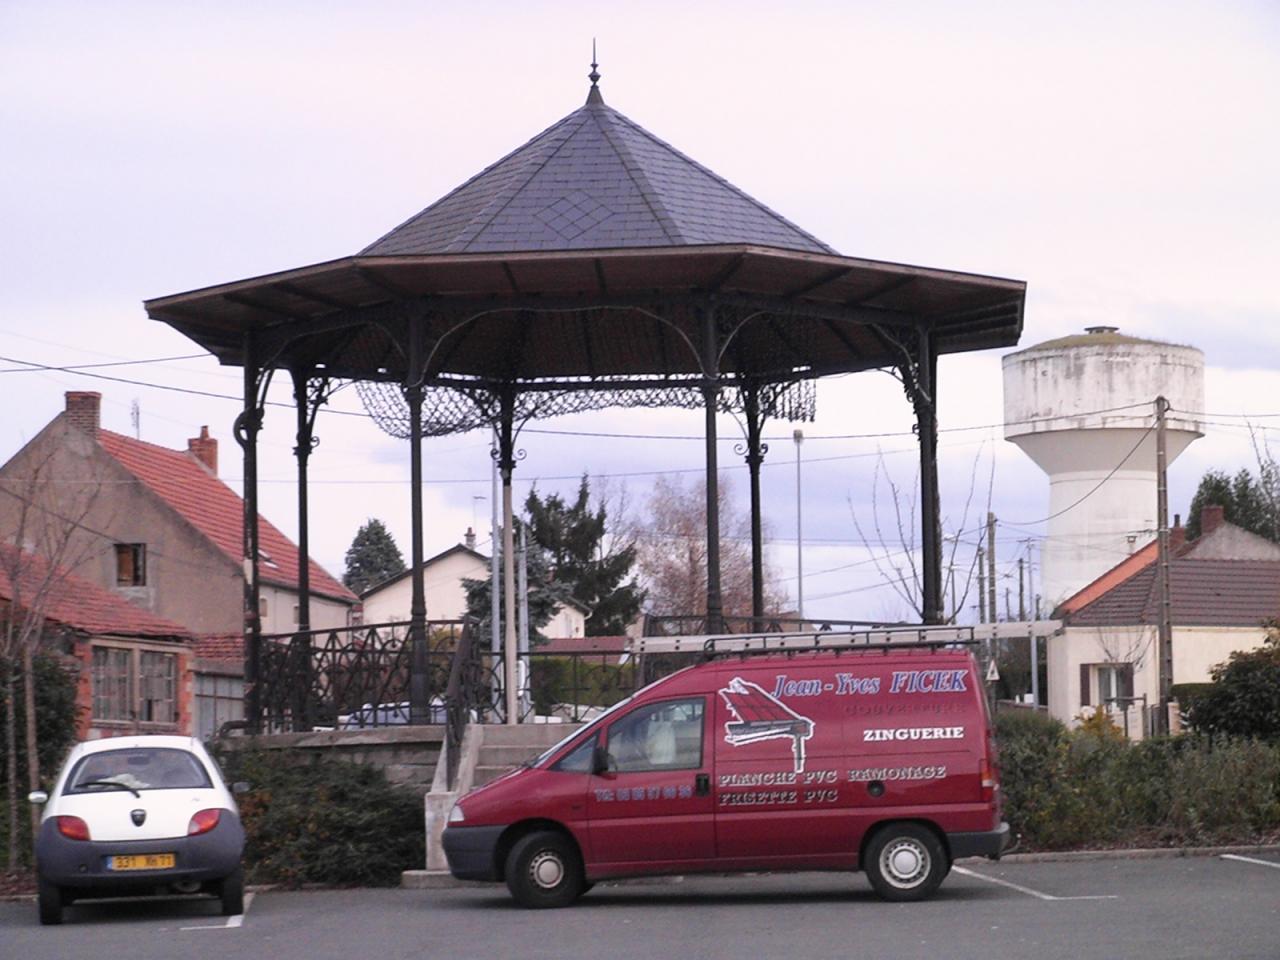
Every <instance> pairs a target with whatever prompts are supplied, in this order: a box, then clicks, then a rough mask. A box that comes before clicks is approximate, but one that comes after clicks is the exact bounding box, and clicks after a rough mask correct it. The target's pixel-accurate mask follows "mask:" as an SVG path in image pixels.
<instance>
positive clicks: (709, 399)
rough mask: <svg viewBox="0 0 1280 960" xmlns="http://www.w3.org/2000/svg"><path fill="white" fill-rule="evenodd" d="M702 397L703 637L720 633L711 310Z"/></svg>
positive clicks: (716, 352) (705, 330)
mask: <svg viewBox="0 0 1280 960" xmlns="http://www.w3.org/2000/svg"><path fill="white" fill-rule="evenodd" d="M702 373H703V380H702V396H703V399H704V400H705V402H706V444H707V451H706V452H707V625H706V629H707V633H723V632H724V600H723V597H722V596H721V593H720V484H719V468H718V465H717V462H716V409H717V408H718V407H719V405H720V336H719V331H718V330H717V328H716V314H715V309H714V308H713V307H707V308H705V309H704V311H703V313H702Z"/></svg>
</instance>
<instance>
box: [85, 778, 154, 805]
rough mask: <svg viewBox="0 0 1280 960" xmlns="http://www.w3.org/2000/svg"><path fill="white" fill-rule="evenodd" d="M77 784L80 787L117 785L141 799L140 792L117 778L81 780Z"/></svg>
mask: <svg viewBox="0 0 1280 960" xmlns="http://www.w3.org/2000/svg"><path fill="white" fill-rule="evenodd" d="M77 786H81V787H119V788H120V789H121V790H128V791H129V792H130V793H132V794H133V795H134V796H135V797H137V798H138V799H139V800H141V799H142V794H140V793H139V792H138V791H137V790H135V789H133V787H131V786H129V785H128V784H127V783H121V782H120V781H119V780H81V781H80V783H78V784H77Z"/></svg>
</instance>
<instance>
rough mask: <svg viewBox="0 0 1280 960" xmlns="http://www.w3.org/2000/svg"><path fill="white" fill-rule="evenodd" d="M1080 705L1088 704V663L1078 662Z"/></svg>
mask: <svg viewBox="0 0 1280 960" xmlns="http://www.w3.org/2000/svg"><path fill="white" fill-rule="evenodd" d="M1080 706H1082V707H1087V706H1089V664H1087V663H1082V664H1080Z"/></svg>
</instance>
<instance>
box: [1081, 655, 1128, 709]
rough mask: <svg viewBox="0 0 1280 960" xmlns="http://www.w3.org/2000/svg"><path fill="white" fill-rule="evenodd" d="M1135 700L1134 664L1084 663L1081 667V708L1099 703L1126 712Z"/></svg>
mask: <svg viewBox="0 0 1280 960" xmlns="http://www.w3.org/2000/svg"><path fill="white" fill-rule="evenodd" d="M1132 700H1133V664H1132V663H1082V664H1081V665H1080V706H1082V707H1088V706H1091V705H1092V704H1094V703H1097V704H1098V705H1099V706H1102V707H1109V708H1113V709H1120V710H1124V709H1127V708H1128V706H1129V704H1130V702H1131V701H1132Z"/></svg>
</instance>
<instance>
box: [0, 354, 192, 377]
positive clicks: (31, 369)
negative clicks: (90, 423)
mask: <svg viewBox="0 0 1280 960" xmlns="http://www.w3.org/2000/svg"><path fill="white" fill-rule="evenodd" d="M208 356H209V354H207V353H188V354H184V355H183V356H180V357H152V358H151V359H149V360H112V361H110V362H107V363H77V364H69V365H67V366H63V367H53V366H46V365H45V364H41V363H35V362H33V361H31V360H14V359H10V358H9V357H0V360H4V361H5V362H6V363H21V364H25V366H21V367H9V368H8V369H0V373H40V372H43V371H56V372H60V373H78V372H79V371H81V370H93V369H97V368H98V367H136V366H141V365H143V364H148V363H173V362H174V361H177V360H203V359H205V358H207V357H208Z"/></svg>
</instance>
